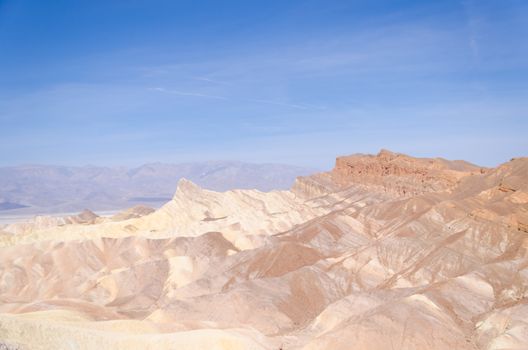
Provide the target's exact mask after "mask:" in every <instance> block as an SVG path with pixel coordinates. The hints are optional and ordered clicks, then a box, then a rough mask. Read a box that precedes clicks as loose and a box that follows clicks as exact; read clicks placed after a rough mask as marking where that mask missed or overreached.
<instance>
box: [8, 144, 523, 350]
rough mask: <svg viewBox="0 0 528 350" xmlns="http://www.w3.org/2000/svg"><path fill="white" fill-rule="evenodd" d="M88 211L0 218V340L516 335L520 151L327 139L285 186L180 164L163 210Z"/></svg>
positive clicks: (149, 344)
mask: <svg viewBox="0 0 528 350" xmlns="http://www.w3.org/2000/svg"><path fill="white" fill-rule="evenodd" d="M92 214H93V213H90V212H85V213H83V214H82V215H78V216H71V217H68V218H53V219H50V218H40V219H38V220H33V221H31V222H29V223H19V224H12V225H8V226H6V227H3V228H2V231H3V232H0V340H2V341H4V340H5V343H6V344H12V346H20V347H21V348H28V349H57V348H64V346H65V345H64V344H67V345H68V346H69V347H70V348H75V349H144V348H156V349H174V348H178V349H270V350H271V349H275V350H276V349H279V348H282V349H304V350H308V349H342V350H345V349H346V350H363V349H369V350H382V349H383V350H385V349H407V350H423V349H435V350H452V349H463V350H476V349H486V350H499V349H525V348H526V344H528V321H527V320H528V301H527V300H528V294H527V291H528V158H517V159H514V160H512V161H510V162H507V163H505V164H503V165H501V166H499V167H497V168H495V169H483V168H480V167H477V166H474V165H471V164H469V163H466V162H462V161H447V160H443V159H438V158H435V159H422V158H412V157H409V156H406V155H402V154H397V153H392V152H388V151H382V152H380V153H379V154H377V155H353V156H348V157H339V158H337V161H336V166H335V168H334V169H333V170H332V171H330V172H327V173H321V174H316V175H313V176H308V177H302V178H299V179H298V180H297V181H296V183H295V184H294V186H293V188H292V190H291V191H275V192H269V193H263V192H259V191H251V190H243V191H241V190H236V191H228V192H224V193H218V192H212V191H207V190H204V189H201V188H200V187H198V186H196V185H194V184H193V183H191V182H189V181H185V180H183V181H180V183H179V185H178V189H177V191H176V194H175V195H174V198H173V199H172V200H171V201H170V202H168V203H167V204H166V205H165V206H164V207H162V208H161V209H159V210H156V211H152V210H151V209H149V208H142V207H140V208H133V209H131V210H128V211H125V212H123V213H120V214H118V215H115V216H113V217H111V218H102V217H96V216H94V215H92ZM0 344H2V343H1V342H0ZM10 346H11V345H10Z"/></svg>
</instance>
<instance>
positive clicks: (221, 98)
mask: <svg viewBox="0 0 528 350" xmlns="http://www.w3.org/2000/svg"><path fill="white" fill-rule="evenodd" d="M149 90H151V91H159V92H163V93H167V94H172V95H179V96H190V97H203V98H212V99H217V100H227V98H225V97H223V96H216V95H208V94H202V93H198V92H189V91H179V90H169V89H165V88H162V87H154V88H149Z"/></svg>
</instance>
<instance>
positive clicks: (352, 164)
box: [331, 150, 485, 196]
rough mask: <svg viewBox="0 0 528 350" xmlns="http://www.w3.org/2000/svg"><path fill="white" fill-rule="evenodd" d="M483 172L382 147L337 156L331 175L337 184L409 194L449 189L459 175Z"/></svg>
mask: <svg viewBox="0 0 528 350" xmlns="http://www.w3.org/2000/svg"><path fill="white" fill-rule="evenodd" d="M484 171H485V170H484V169H483V168H479V167H477V166H474V165H472V164H469V163H466V162H461V161H458V162H452V161H446V160H443V159H429V158H412V157H409V156H406V155H403V154H398V153H392V152H389V151H386V150H382V151H381V152H380V153H378V155H376V156H371V155H354V156H347V157H338V158H337V159H336V165H335V167H334V169H333V170H332V172H331V175H332V177H333V178H334V179H335V181H336V182H338V183H339V184H341V186H347V185H349V184H353V183H361V184H369V185H379V186H382V187H383V188H384V190H385V191H387V192H395V193H397V194H399V195H405V196H413V195H418V194H422V193H427V192H437V191H448V190H451V189H452V188H453V187H454V186H456V185H457V184H458V182H459V181H460V179H461V178H463V177H465V176H467V175H471V174H475V173H480V172H484Z"/></svg>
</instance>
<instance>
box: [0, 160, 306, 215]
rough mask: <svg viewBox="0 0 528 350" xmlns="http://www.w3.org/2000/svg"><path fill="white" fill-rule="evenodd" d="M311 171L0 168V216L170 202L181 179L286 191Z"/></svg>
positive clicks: (225, 165) (220, 165) (212, 165)
mask: <svg viewBox="0 0 528 350" xmlns="http://www.w3.org/2000/svg"><path fill="white" fill-rule="evenodd" d="M313 172H315V170H314V169H309V168H303V167H298V166H291V165H282V164H252V163H243V162H203V163H182V164H163V163H152V164H145V165H142V166H139V167H136V168H127V167H99V166H82V167H70V166H49V165H24V166H14V167H0V211H3V212H7V211H8V212H9V213H16V214H45V213H64V212H72V211H79V210H82V209H84V208H89V209H92V210H114V209H121V208H126V207H130V206H132V205H135V204H140V203H141V204H147V205H150V206H154V207H156V206H159V205H161V204H163V203H164V202H166V201H168V200H170V198H171V197H172V195H173V193H174V191H175V189H176V184H177V182H178V180H179V179H181V178H187V179H189V180H191V181H193V182H195V183H197V184H199V185H200V186H202V187H204V188H208V189H212V190H216V191H226V190H229V189H258V190H261V191H269V190H272V189H287V188H289V187H291V185H292V184H293V182H294V180H295V178H296V177H297V176H301V175H309V174H311V173H313Z"/></svg>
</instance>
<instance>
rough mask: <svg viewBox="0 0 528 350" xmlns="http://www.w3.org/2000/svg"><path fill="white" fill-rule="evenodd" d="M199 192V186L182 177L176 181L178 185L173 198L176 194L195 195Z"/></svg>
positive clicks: (200, 189)
mask: <svg viewBox="0 0 528 350" xmlns="http://www.w3.org/2000/svg"><path fill="white" fill-rule="evenodd" d="M199 191H202V188H201V187H200V186H198V185H197V184H195V183H194V182H192V181H191V180H188V179H186V178H184V177H182V178H181V179H179V180H178V185H177V186H176V194H175V195H174V196H176V195H177V194H178V193H183V194H186V193H196V192H199Z"/></svg>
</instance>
